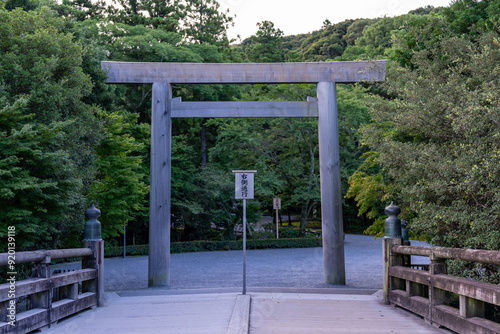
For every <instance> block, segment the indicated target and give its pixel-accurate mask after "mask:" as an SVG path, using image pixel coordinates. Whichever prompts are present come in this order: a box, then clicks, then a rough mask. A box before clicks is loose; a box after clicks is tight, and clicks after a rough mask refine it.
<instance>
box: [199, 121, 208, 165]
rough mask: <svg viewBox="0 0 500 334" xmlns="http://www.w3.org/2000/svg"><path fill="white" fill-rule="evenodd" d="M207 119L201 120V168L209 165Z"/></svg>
mask: <svg viewBox="0 0 500 334" xmlns="http://www.w3.org/2000/svg"><path fill="white" fill-rule="evenodd" d="M205 123H206V119H203V120H202V121H201V136H200V137H201V168H205V167H207V126H206V125H205Z"/></svg>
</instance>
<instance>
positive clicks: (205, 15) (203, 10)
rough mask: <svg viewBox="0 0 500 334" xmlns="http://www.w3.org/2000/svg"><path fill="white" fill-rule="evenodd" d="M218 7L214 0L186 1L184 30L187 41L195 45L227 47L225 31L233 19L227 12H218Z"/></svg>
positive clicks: (227, 41)
mask: <svg viewBox="0 0 500 334" xmlns="http://www.w3.org/2000/svg"><path fill="white" fill-rule="evenodd" d="M219 8H220V5H219V3H218V2H217V1H215V0H187V11H186V12H187V14H186V17H185V20H184V21H185V22H186V25H187V27H186V28H185V32H186V35H187V37H188V39H190V40H193V41H194V42H196V43H200V44H202V43H209V44H212V45H217V44H221V43H225V44H226V46H228V45H229V40H228V38H227V34H226V32H227V29H228V28H229V26H230V25H231V24H232V22H233V18H232V17H231V16H229V9H228V10H227V12H220V10H219Z"/></svg>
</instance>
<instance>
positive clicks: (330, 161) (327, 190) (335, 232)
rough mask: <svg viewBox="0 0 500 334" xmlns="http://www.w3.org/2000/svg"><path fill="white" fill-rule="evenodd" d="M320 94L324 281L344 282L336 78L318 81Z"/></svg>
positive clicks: (340, 283) (319, 118) (319, 121)
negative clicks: (334, 80)
mask: <svg viewBox="0 0 500 334" xmlns="http://www.w3.org/2000/svg"><path fill="white" fill-rule="evenodd" d="M317 95H318V128H319V130H318V135H319V165H320V178H321V229H322V235H323V273H324V278H325V283H327V284H338V285H345V262H344V227H343V221H342V191H341V186H340V152H339V151H340V146H339V126H338V111H337V90H336V86H335V82H319V83H318V86H317Z"/></svg>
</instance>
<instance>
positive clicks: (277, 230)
mask: <svg viewBox="0 0 500 334" xmlns="http://www.w3.org/2000/svg"><path fill="white" fill-rule="evenodd" d="M279 238H280V231H279V228H278V209H276V239H279Z"/></svg>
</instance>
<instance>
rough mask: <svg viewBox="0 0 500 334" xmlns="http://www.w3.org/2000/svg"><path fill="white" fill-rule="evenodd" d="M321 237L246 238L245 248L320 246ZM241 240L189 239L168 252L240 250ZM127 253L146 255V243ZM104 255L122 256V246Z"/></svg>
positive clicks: (127, 248)
mask: <svg viewBox="0 0 500 334" xmlns="http://www.w3.org/2000/svg"><path fill="white" fill-rule="evenodd" d="M321 246H322V240H321V238H293V239H278V240H276V239H250V240H247V249H269V248H306V247H321ZM240 249H243V242H242V241H241V240H238V241H189V242H172V243H171V244H170V253H172V254H175V253H192V252H208V251H219V250H240ZM126 251H127V255H148V254H149V246H148V245H134V246H127V247H126ZM104 256H105V257H118V256H123V247H105V248H104Z"/></svg>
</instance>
